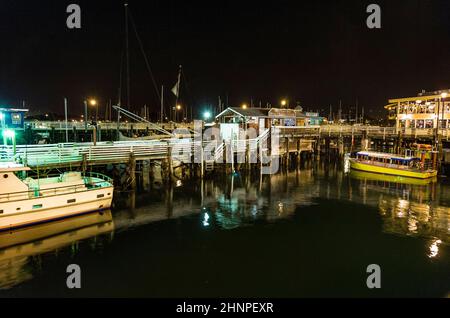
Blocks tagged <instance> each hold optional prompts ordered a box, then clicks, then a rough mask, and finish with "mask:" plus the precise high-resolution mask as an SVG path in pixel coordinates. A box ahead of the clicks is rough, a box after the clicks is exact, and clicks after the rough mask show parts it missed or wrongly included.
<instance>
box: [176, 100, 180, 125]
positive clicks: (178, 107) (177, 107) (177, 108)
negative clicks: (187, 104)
mask: <svg viewBox="0 0 450 318" xmlns="http://www.w3.org/2000/svg"><path fill="white" fill-rule="evenodd" d="M175 108H176V110H181V105H180V104H178V105H177V106H176V107H175ZM177 120H178V112H175V122H176V121H177ZM180 121H181V120H180Z"/></svg>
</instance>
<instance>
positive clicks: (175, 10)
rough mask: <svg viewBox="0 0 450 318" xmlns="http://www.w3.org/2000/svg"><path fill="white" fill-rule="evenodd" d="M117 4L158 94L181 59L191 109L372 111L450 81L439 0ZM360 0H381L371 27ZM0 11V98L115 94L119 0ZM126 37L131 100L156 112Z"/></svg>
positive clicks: (46, 106) (443, 4) (39, 100)
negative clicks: (69, 22) (75, 25)
mask: <svg viewBox="0 0 450 318" xmlns="http://www.w3.org/2000/svg"><path fill="white" fill-rule="evenodd" d="M70 3H77V4H79V5H80V6H81V13H82V18H81V23H82V28H81V30H78V29H73V30H70V29H68V28H67V27H66V18H67V16H68V14H67V13H66V7H67V5H68V4H70ZM128 3H129V8H130V12H131V14H132V16H133V18H134V21H135V22H136V26H137V29H138V32H139V35H140V37H141V39H142V43H143V46H144V48H145V52H146V54H147V56H148V58H149V60H150V65H151V67H152V70H153V74H154V77H155V80H156V82H157V85H158V86H160V85H164V86H165V87H166V88H167V90H166V95H167V96H169V94H170V93H169V89H170V88H171V87H172V86H173V85H174V84H175V82H176V77H177V70H178V65H179V64H182V65H183V69H184V74H185V80H186V81H185V82H184V87H183V89H182V92H181V94H182V100H183V103H185V104H189V105H192V106H193V107H194V108H195V109H196V110H197V111H198V112H199V111H201V110H202V109H204V108H205V107H207V105H208V104H212V105H216V104H217V99H218V96H219V95H220V96H221V97H222V100H225V96H226V95H228V100H229V105H230V106H233V105H234V106H237V105H240V104H242V103H243V102H246V103H248V104H249V103H250V99H253V101H254V103H255V105H258V104H259V101H261V102H262V104H263V105H265V104H266V102H270V103H272V105H277V104H279V100H280V99H281V98H288V99H289V100H290V101H291V103H292V104H293V103H295V102H296V101H300V102H301V105H302V106H303V107H304V108H306V109H311V110H313V109H324V110H325V111H324V113H323V114H324V115H328V108H329V105H330V104H332V105H333V107H334V108H335V109H337V105H338V101H339V100H340V99H341V100H342V103H343V105H344V108H345V107H347V105H354V104H355V101H356V100H358V103H359V105H360V107H361V106H364V107H365V109H366V112H367V113H369V109H370V110H372V111H373V114H374V113H377V114H380V115H381V114H383V112H384V110H383V106H384V105H386V104H387V99H388V98H393V97H402V96H412V95H416V94H417V93H418V92H419V91H420V90H422V89H425V90H427V91H428V90H436V89H444V88H450V16H449V15H450V1H426V0H409V1H380V0H376V1H375V0H371V1H360V0H357V1H349V0H345V1H318V0H316V1H308V2H307V1H298V0H297V1H244V0H241V1H174V0H171V1H162V0H159V1H157V0H152V1H132V0H130V1H128ZM370 3H377V4H379V5H380V6H381V10H382V18H381V23H382V28H381V29H379V30H376V29H368V28H367V26H366V18H367V16H368V14H367V13H366V7H367V5H368V4H370ZM0 13H1V18H0V36H1V40H2V43H1V50H0V105H2V106H4V105H6V106H19V105H20V103H21V101H22V100H25V102H26V105H27V107H29V108H30V109H31V110H32V111H34V112H36V111H38V110H39V111H43V112H47V111H48V112H59V113H62V112H63V97H65V96H66V97H67V98H68V100H69V108H70V110H69V112H70V113H72V114H81V113H82V101H83V99H84V98H86V97H89V96H95V97H96V98H98V99H99V100H100V105H101V106H102V105H104V103H105V102H106V101H107V100H109V99H112V100H113V102H116V101H117V98H118V97H117V96H118V88H119V84H120V80H119V75H120V65H121V56H122V52H123V49H124V28H125V27H124V24H125V22H124V10H123V1H111V0H110V1H96V0H90V1H80V0H71V1H64V0H54V1H48V0H40V1H29V0H27V1H23V0H2V1H1V2H0ZM129 34H130V64H131V104H132V106H131V108H134V109H137V108H139V107H141V106H142V105H143V104H147V105H148V106H149V107H150V108H151V109H152V111H153V112H157V111H159V100H158V97H157V94H156V93H155V89H154V86H153V84H152V81H151V78H150V75H149V72H148V71H147V69H146V66H145V62H144V59H143V57H142V54H141V51H140V50H139V46H138V42H137V40H136V37H135V36H134V32H133V29H132V28H131V26H130V33H129ZM123 85H124V84H123ZM122 102H124V101H122ZM167 102H168V103H170V104H173V103H174V99H173V96H170V98H169V99H168V100H167ZM155 117H156V115H155Z"/></svg>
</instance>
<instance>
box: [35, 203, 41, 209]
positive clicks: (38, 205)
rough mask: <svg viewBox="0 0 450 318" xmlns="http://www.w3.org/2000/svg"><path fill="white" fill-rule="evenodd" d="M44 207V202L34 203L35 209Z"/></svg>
mask: <svg viewBox="0 0 450 318" xmlns="http://www.w3.org/2000/svg"><path fill="white" fill-rule="evenodd" d="M40 208H42V204H33V209H40Z"/></svg>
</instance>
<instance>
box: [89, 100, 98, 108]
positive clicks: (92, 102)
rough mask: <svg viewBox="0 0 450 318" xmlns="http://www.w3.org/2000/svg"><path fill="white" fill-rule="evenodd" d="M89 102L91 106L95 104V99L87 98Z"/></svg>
mask: <svg viewBox="0 0 450 318" xmlns="http://www.w3.org/2000/svg"><path fill="white" fill-rule="evenodd" d="M89 104H90V105H91V106H95V105H97V101H96V100H95V99H91V100H89Z"/></svg>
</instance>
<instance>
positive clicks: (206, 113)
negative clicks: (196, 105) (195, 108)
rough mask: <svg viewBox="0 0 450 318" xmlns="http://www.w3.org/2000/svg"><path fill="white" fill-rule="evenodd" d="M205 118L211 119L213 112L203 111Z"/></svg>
mask: <svg viewBox="0 0 450 318" xmlns="http://www.w3.org/2000/svg"><path fill="white" fill-rule="evenodd" d="M203 118H204V119H205V120H208V119H210V118H211V112H209V111H205V112H204V113H203Z"/></svg>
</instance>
